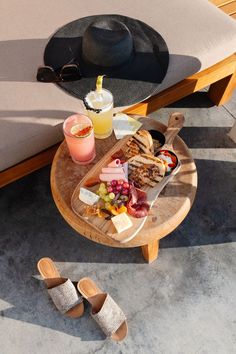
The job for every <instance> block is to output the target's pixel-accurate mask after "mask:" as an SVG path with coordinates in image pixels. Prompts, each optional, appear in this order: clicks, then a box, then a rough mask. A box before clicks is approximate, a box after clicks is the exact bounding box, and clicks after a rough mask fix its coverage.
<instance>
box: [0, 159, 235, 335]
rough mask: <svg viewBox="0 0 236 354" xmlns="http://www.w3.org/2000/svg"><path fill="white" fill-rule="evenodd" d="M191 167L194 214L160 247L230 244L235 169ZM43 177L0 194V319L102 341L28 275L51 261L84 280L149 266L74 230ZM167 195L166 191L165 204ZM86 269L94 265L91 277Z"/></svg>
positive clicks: (137, 254)
mask: <svg viewBox="0 0 236 354" xmlns="http://www.w3.org/2000/svg"><path fill="white" fill-rule="evenodd" d="M196 164H197V169H198V176H199V184H198V191H197V196H196V200H195V203H194V205H193V208H192V209H191V211H190V213H189V215H188V217H187V218H186V219H185V220H184V222H183V223H182V224H181V225H180V226H179V227H178V228H177V229H176V230H175V231H174V232H173V233H171V234H170V235H168V237H165V238H164V239H162V240H161V249H164V248H172V247H192V246H200V245H209V244H212V245H214V244H219V243H227V242H233V241H235V240H236V238H235V237H236V225H235V218H234V215H236V210H235V205H236V203H235V191H236V185H235V169H236V164H235V163H232V162H231V163H230V162H224V161H211V160H196ZM49 174H50V167H46V168H44V169H42V170H40V171H37V172H35V173H32V174H31V175H28V176H27V177H25V178H23V179H21V180H19V181H17V182H16V183H14V184H11V185H9V186H7V187H5V188H2V189H1V191H0V193H1V199H0V213H1V216H2V223H1V241H0V245H1V247H0V266H1V274H2V278H1V280H2V283H1V288H0V298H1V299H3V300H4V301H6V302H8V303H9V304H10V305H9V306H10V307H9V308H6V309H5V310H3V311H2V312H1V316H2V317H4V316H5V317H8V318H12V319H16V320H19V321H23V322H28V323H32V324H35V325H40V326H43V327H47V328H51V329H54V330H57V331H61V332H63V333H66V334H69V335H71V336H76V337H80V338H81V340H82V341H92V340H104V339H105V338H104V336H103V334H102V332H101V331H100V329H99V328H98V327H97V325H96V324H95V323H94V321H93V320H92V319H90V316H89V314H88V309H86V311H85V315H84V316H83V318H82V319H77V320H72V319H69V318H65V317H63V316H61V315H60V314H59V312H58V311H57V310H56V309H55V308H54V306H53V304H52V302H51V300H50V299H49V297H48V296H47V293H46V290H45V287H44V284H43V282H40V281H39V280H37V279H35V278H34V277H33V276H34V275H35V274H37V269H36V264H37V261H38V260H39V259H40V258H41V257H44V256H49V257H51V258H52V259H54V260H55V261H56V262H62V263H63V262H69V263H71V265H70V267H69V268H68V269H67V271H66V272H65V271H63V266H62V265H61V266H60V263H59V269H60V270H61V271H62V274H63V275H64V276H70V277H71V279H72V281H78V279H80V278H81V277H83V276H91V277H96V278H99V274H100V271H101V269H103V271H104V269H106V268H107V267H108V265H109V264H116V265H117V271H118V269H120V268H119V267H122V265H125V264H129V265H130V266H131V267H132V266H135V268H134V271H135V270H137V265H138V264H140V266H141V265H142V266H143V267H148V265H146V264H145V263H144V261H143V258H142V256H141V251H140V249H139V248H132V249H118V248H109V247H107V246H103V245H100V244H97V243H95V242H92V241H89V240H87V239H85V238H83V237H80V236H79V235H78V234H77V233H76V232H75V231H74V230H72V229H71V228H70V227H69V226H68V224H67V223H66V222H65V221H64V220H63V219H62V217H61V216H60V214H59V212H58V210H57V208H56V207H55V205H54V203H53V200H52V197H51V192H50V184H49V177H50V176H49ZM222 181H223V183H222ZM165 193H167V194H168V189H166V190H165V192H164V195H163V196H162V197H163V198H164V197H165ZM90 263H92V264H93V263H95V264H99V267H97V269H96V270H95V271H94V270H93V271H91V270H90V268H89V264H90ZM93 269H94V268H93ZM105 274H106V273H105Z"/></svg>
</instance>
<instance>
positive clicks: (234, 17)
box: [230, 12, 236, 20]
mask: <svg viewBox="0 0 236 354" xmlns="http://www.w3.org/2000/svg"><path fill="white" fill-rule="evenodd" d="M230 17H232V18H233V19H235V20H236V12H235V13H234V14H232V15H230Z"/></svg>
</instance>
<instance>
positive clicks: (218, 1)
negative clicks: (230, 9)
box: [210, 0, 234, 7]
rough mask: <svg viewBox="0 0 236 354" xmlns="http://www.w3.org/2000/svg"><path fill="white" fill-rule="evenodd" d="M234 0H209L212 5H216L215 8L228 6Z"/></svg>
mask: <svg viewBox="0 0 236 354" xmlns="http://www.w3.org/2000/svg"><path fill="white" fill-rule="evenodd" d="M233 1H234V0H210V2H212V4H214V5H216V6H217V7H220V6H223V5H226V4H229V3H230V2H233Z"/></svg>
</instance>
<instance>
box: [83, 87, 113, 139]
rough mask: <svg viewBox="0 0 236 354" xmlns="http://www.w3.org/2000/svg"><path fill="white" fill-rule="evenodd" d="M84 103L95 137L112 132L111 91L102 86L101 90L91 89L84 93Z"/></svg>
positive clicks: (98, 137) (101, 137)
mask: <svg viewBox="0 0 236 354" xmlns="http://www.w3.org/2000/svg"><path fill="white" fill-rule="evenodd" d="M84 104H85V107H86V109H87V114H88V116H89V118H90V119H91V120H92V122H93V127H94V135H95V138H97V139H105V138H107V137H109V136H110V135H111V134H112V119H113V95H112V93H111V92H110V91H108V90H106V89H104V88H103V89H102V90H101V91H91V92H89V93H88V94H87V95H86V97H85V99H84Z"/></svg>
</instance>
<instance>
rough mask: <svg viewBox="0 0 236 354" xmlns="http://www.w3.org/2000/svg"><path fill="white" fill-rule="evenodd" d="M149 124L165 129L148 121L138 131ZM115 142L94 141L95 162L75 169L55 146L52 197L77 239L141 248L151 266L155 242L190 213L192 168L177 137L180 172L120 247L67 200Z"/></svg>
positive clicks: (63, 149) (194, 180)
mask: <svg viewBox="0 0 236 354" xmlns="http://www.w3.org/2000/svg"><path fill="white" fill-rule="evenodd" d="M150 121H152V124H153V122H155V129H157V130H159V131H161V132H164V131H165V129H166V127H165V126H164V125H163V124H161V123H159V122H156V121H153V120H151V118H149V119H145V120H144V123H143V126H142V128H144V129H149V124H150V123H149V122H150ZM152 126H153V125H152ZM152 129H153V128H152ZM116 142H117V140H116V138H115V136H114V134H113V135H112V136H111V137H110V138H108V139H105V140H96V154H97V155H96V159H95V160H94V162H93V163H92V164H90V165H87V166H79V165H76V164H75V163H73V162H72V160H71V158H70V156H69V153H68V149H67V146H66V143H65V142H63V143H62V144H61V145H60V146H59V148H58V150H57V152H56V155H55V157H54V160H53V163H52V169H51V189H52V195H53V198H54V201H55V203H56V206H57V208H58V210H59V211H60V213H61V215H62V216H63V217H64V219H65V220H66V221H67V222H68V224H69V225H70V226H71V227H73V228H74V229H75V230H76V231H77V232H79V233H80V234H81V235H83V236H85V237H87V238H88V239H91V240H92V241H95V242H98V243H101V244H104V245H107V246H112V247H122V248H129V247H141V248H142V253H143V256H144V258H145V259H146V260H147V261H148V262H152V261H154V260H155V259H156V258H157V255H158V248H159V240H160V239H161V238H163V237H165V236H167V235H168V234H169V233H171V232H172V231H173V230H174V229H175V228H176V227H177V226H178V225H179V224H180V223H181V222H182V221H183V220H184V218H185V217H186V215H187V214H188V212H189V210H190V209H191V206H192V203H193V201H194V197H195V194H196V189H197V171H196V166H195V163H194V161H193V159H192V157H191V153H190V151H189V149H188V147H187V146H186V144H185V143H184V142H183V140H182V139H181V138H180V137H178V136H177V137H176V138H175V141H174V144H173V146H174V150H175V152H176V154H177V155H178V157H179V160H180V161H181V168H180V171H179V172H178V174H177V175H176V176H175V177H174V178H173V180H172V181H171V182H170V183H169V184H168V186H167V187H166V188H165V189H164V191H163V192H162V193H161V195H160V196H159V198H158V199H157V202H156V203H155V205H154V206H153V208H152V209H151V211H150V215H149V216H148V219H147V221H146V223H145V225H144V227H143V228H142V230H141V231H140V232H139V233H138V234H137V236H136V237H135V238H133V239H132V240H130V241H129V242H127V243H120V242H118V241H115V240H113V239H111V238H110V237H108V236H105V235H104V233H102V232H99V231H98V230H96V229H95V228H93V227H92V226H90V225H89V224H87V223H86V222H85V221H84V220H83V219H81V218H80V217H78V216H77V215H76V214H75V213H74V212H73V210H72V208H71V197H72V194H73V191H74V190H75V188H76V186H77V184H78V183H79V181H80V180H81V179H82V178H83V177H84V175H85V174H86V173H87V172H88V170H89V169H90V168H91V166H93V164H95V163H97V162H98V161H99V160H100V159H101V158H102V157H103V156H104V152H106V151H109V149H111V148H112V147H113V146H114V145H115V143H116Z"/></svg>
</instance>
